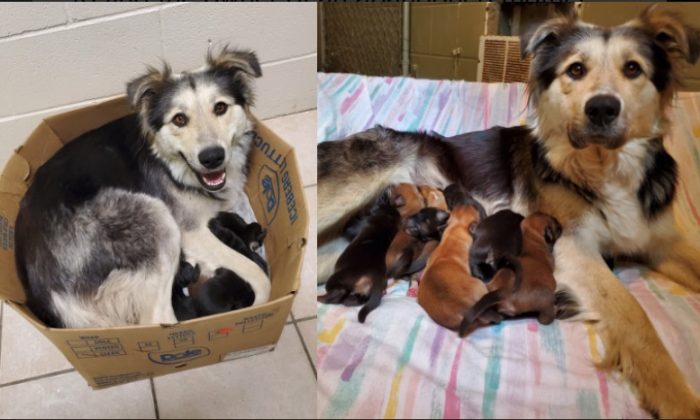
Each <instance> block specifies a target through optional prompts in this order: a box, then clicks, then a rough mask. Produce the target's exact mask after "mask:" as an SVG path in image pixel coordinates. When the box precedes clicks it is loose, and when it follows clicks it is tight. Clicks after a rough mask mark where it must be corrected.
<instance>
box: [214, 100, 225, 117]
mask: <svg viewBox="0 0 700 420" xmlns="http://www.w3.org/2000/svg"><path fill="white" fill-rule="evenodd" d="M227 109H228V105H226V104H225V103H224V102H217V103H216V105H214V114H216V115H224V113H225V112H226V110H227Z"/></svg>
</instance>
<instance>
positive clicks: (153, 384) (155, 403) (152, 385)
mask: <svg viewBox="0 0 700 420" xmlns="http://www.w3.org/2000/svg"><path fill="white" fill-rule="evenodd" d="M148 381H149V382H150V383H151V395H152V396H153V408H154V409H155V410H156V419H160V411H158V398H156V384H155V383H153V378H148Z"/></svg>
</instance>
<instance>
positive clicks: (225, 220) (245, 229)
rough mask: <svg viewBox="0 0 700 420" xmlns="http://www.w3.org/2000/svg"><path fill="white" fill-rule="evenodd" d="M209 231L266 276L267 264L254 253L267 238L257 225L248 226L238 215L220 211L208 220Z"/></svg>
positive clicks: (265, 232) (261, 228) (263, 230)
mask: <svg viewBox="0 0 700 420" xmlns="http://www.w3.org/2000/svg"><path fill="white" fill-rule="evenodd" d="M209 230H211V231H212V233H213V234H214V236H216V237H217V238H219V240H220V241H221V242H223V243H225V244H226V245H228V246H229V247H231V248H233V249H234V250H235V251H236V252H239V253H241V254H243V255H244V256H245V257H247V258H248V259H250V260H252V261H253V262H255V263H256V264H257V265H259V266H260V268H262V269H263V271H264V272H265V274H268V273H267V263H265V260H264V259H263V257H262V256H260V254H258V253H257V252H256V251H257V250H258V248H260V247H261V246H262V243H263V240H264V239H265V236H267V231H266V230H265V229H263V227H262V226H260V225H259V224H258V223H255V222H253V223H250V224H248V223H246V222H245V221H244V220H243V219H242V218H241V217H240V216H239V215H237V214H235V213H231V212H223V211H222V212H219V213H218V214H217V215H216V217H215V218H213V219H211V220H209Z"/></svg>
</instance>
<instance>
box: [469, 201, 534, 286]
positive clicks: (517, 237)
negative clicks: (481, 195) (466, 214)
mask: <svg viewBox="0 0 700 420" xmlns="http://www.w3.org/2000/svg"><path fill="white" fill-rule="evenodd" d="M522 220H523V216H522V215H520V214H518V213H514V212H512V211H510V210H501V211H499V212H496V213H494V214H492V215H491V216H489V217H487V218H486V219H484V220H483V221H481V223H479V224H478V225H477V226H476V228H475V229H474V244H473V245H472V249H471V251H469V268H470V269H471V273H472V275H473V276H474V277H476V278H479V279H481V280H483V281H489V280H491V278H492V277H493V275H494V274H495V273H496V271H498V269H499V268H500V267H498V266H497V264H496V262H497V261H498V260H499V259H500V258H501V257H504V256H506V257H513V258H514V257H517V256H518V255H520V250H521V249H522V247H523V236H522V233H521V232H520V222H521V221H522ZM513 263H515V262H514V261H513Z"/></svg>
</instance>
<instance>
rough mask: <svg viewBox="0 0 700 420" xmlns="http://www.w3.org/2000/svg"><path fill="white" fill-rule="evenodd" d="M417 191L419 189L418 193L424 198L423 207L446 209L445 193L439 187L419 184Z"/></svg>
mask: <svg viewBox="0 0 700 420" xmlns="http://www.w3.org/2000/svg"><path fill="white" fill-rule="evenodd" d="M418 191H420V195H421V196H423V200H425V207H435V208H436V209H440V210H443V211H447V201H445V194H443V193H442V191H440V189H439V188H437V187H433V186H431V185H419V186H418Z"/></svg>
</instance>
